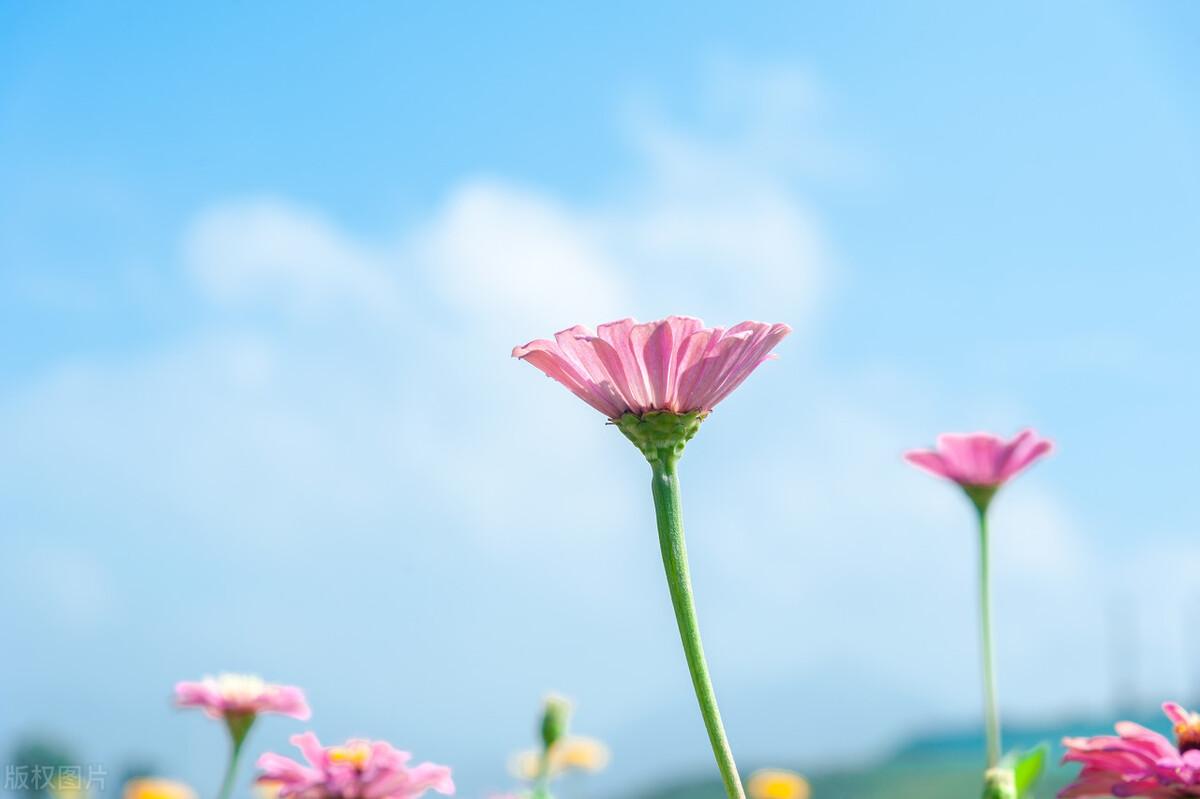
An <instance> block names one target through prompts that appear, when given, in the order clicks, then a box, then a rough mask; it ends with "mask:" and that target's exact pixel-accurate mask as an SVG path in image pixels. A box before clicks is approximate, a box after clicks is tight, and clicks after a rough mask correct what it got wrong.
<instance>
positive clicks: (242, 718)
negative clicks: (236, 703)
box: [217, 713, 255, 799]
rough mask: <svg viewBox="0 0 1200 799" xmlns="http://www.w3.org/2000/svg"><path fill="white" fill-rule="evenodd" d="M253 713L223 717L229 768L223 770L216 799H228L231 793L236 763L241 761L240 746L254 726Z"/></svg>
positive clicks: (231, 714)
mask: <svg viewBox="0 0 1200 799" xmlns="http://www.w3.org/2000/svg"><path fill="white" fill-rule="evenodd" d="M254 718H255V716H254V714H253V713H230V714H228V715H226V716H225V726H226V728H227V729H228V730H229V741H230V744H231V746H230V751H229V766H228V768H226V769H225V778H224V779H223V780H221V792H220V793H218V794H217V799H229V796H230V794H232V793H233V783H234V780H235V779H236V778H237V770H238V763H239V762H241V759H242V745H243V744H245V743H246V736H247V735H248V734H249V733H250V728H251V727H252V726H254Z"/></svg>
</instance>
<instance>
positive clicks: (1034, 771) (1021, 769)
mask: <svg viewBox="0 0 1200 799" xmlns="http://www.w3.org/2000/svg"><path fill="white" fill-rule="evenodd" d="M1048 752H1049V747H1047V746H1046V745H1045V744H1039V745H1038V746H1036V747H1034V748H1033V749H1030V750H1029V751H1028V752H1024V753H1022V754H1020V755H1018V756H1017V763H1016V765H1015V766H1014V767H1013V772H1014V776H1015V777H1016V783H1017V796H1018V797H1025V796H1028V795H1029V791H1030V789H1031V788H1033V786H1034V784H1035V783H1036V782H1037V781H1038V777H1040V776H1042V772H1043V771H1045V770H1046V755H1047V754H1048Z"/></svg>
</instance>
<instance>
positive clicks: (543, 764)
mask: <svg viewBox="0 0 1200 799" xmlns="http://www.w3.org/2000/svg"><path fill="white" fill-rule="evenodd" d="M532 799H551V797H550V747H549V746H547V747H544V748H543V749H542V756H541V757H540V758H538V772H537V777H536V778H535V779H534V782H533V794H532Z"/></svg>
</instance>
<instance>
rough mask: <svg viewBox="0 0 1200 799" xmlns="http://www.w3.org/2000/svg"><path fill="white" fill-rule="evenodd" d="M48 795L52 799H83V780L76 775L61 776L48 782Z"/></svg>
mask: <svg viewBox="0 0 1200 799" xmlns="http://www.w3.org/2000/svg"><path fill="white" fill-rule="evenodd" d="M49 788H50V795H51V796H52V797H54V799H85V797H86V796H87V791H85V790H84V789H83V780H82V779H80V777H79V775H78V774H63V775H62V776H59V777H56V778H55V779H53V780H51V781H50V785H49Z"/></svg>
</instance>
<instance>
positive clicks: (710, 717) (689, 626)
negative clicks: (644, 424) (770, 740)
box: [650, 457, 746, 799]
mask: <svg viewBox="0 0 1200 799" xmlns="http://www.w3.org/2000/svg"><path fill="white" fill-rule="evenodd" d="M675 465H676V460H675V458H674V457H660V458H657V459H654V460H651V461H650V466H651V468H652V469H653V471H654V476H653V479H652V481H651V483H650V487H651V491H652V492H653V494H654V510H655V516H656V518H657V520H658V541H659V544H660V546H661V548H662V558H663V567H664V569H665V570H666V573H667V586H668V587H669V588H670V590H671V604H672V605H674V607H675V620H676V622H677V623H678V624H679V637H680V639H681V640H682V641H683V653H684V655H685V656H686V657H687V664H688V670H689V671H690V672H691V675H692V686H693V687H694V688H695V689H696V701H697V702H698V703H699V704H700V715H701V716H703V717H704V727H705V729H707V730H708V740H709V742H710V743H711V744H712V750H713V756H714V757H716V759H717V767H718V768H719V769H720V770H721V779H722V781H724V783H725V792H726V793H727V794H728V795H729V799H745V796H746V794H745V793H744V792H743V790H742V782H741V780H740V779H739V777H738V772H737V765H736V764H735V763H734V762H733V752H731V751H730V749H729V741H728V739H727V738H726V737H725V727H724V726H723V725H722V724H721V712H720V711H719V710H718V709H717V696H716V694H715V693H714V692H713V687H712V680H711V679H710V678H709V676H708V663H707V662H706V661H705V659H704V647H703V645H702V644H701V642H700V626H699V622H698V621H697V620H696V603H695V600H694V599H693V597H692V580H691V577H690V575H689V573H688V561H687V547H686V545H685V543H684V540H683V506H682V503H681V501H680V495H679V476H678V474H677V473H676V470H675Z"/></svg>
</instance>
